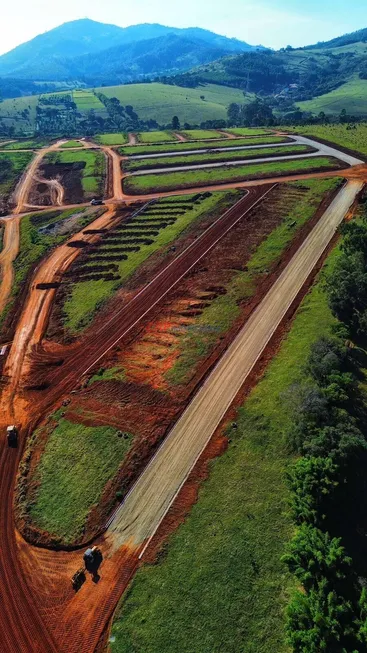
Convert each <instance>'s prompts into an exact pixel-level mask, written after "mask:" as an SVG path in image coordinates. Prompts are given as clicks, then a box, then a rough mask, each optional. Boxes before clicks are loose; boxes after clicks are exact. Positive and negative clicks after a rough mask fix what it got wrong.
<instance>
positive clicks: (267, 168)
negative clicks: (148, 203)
mask: <svg viewBox="0 0 367 653" xmlns="http://www.w3.org/2000/svg"><path fill="white" fill-rule="evenodd" d="M340 167H341V165H340V162H339V161H337V160H336V159H333V158H331V157H314V158H310V159H304V160H302V159H299V160H294V161H275V162H274V163H273V162H270V163H259V164H248V165H246V166H238V167H235V166H233V168H231V169H224V168H212V169H210V168H206V169H204V170H184V171H182V172H167V173H160V174H151V175H144V176H139V177H134V176H131V177H126V179H125V180H124V190H125V192H127V193H131V194H132V195H134V194H140V193H150V192H161V191H162V192H164V191H168V190H172V189H175V188H177V189H178V188H194V187H195V186H205V185H210V184H213V185H214V184H225V183H226V182H236V181H247V180H250V179H254V178H262V179H263V178H266V177H276V176H278V175H287V174H292V173H302V172H314V171H316V170H323V169H324V170H333V169H338V168H339V169H340Z"/></svg>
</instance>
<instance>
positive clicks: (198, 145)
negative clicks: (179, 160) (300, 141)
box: [120, 136, 287, 155]
mask: <svg viewBox="0 0 367 653" xmlns="http://www.w3.org/2000/svg"><path fill="white" fill-rule="evenodd" d="M286 140H287V138H286V137H284V136H266V137H264V136H258V137H256V138H246V139H244V138H242V139H241V138H239V139H237V140H236V141H235V140H233V141H231V140H229V138H224V139H223V140H217V141H215V143H208V141H195V142H188V143H179V142H177V143H175V144H173V145H172V144H170V145H169V146H167V145H151V146H150V147H149V148H148V147H146V146H144V145H130V146H129V147H122V148H120V154H125V155H133V154H159V153H160V152H181V151H182V152H185V151H186V150H199V149H203V150H205V149H206V150H207V149H209V148H212V149H217V148H218V147H238V146H239V145H267V144H269V145H273V144H274V143H284V142H285V141H286Z"/></svg>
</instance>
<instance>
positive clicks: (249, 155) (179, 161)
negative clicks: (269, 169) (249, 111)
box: [124, 145, 312, 171]
mask: <svg viewBox="0 0 367 653" xmlns="http://www.w3.org/2000/svg"><path fill="white" fill-rule="evenodd" d="M311 151H312V148H310V147H308V146H307V145H289V147H288V146H284V145H283V146H282V147H276V146H275V147H269V148H267V147H264V148H261V149H256V148H254V149H252V148H251V149H249V150H234V151H228V152H227V151H223V152H209V153H208V154H188V155H182V156H172V157H169V156H166V157H157V158H154V159H130V160H128V161H127V162H125V163H124V169H125V170H129V171H135V170H147V169H149V168H160V167H161V166H162V167H165V166H167V167H175V166H180V165H196V164H199V163H216V162H220V161H223V162H225V161H243V160H245V159H254V158H258V157H261V158H262V157H267V156H277V155H279V156H287V155H289V154H303V153H304V154H306V153H307V152H311Z"/></svg>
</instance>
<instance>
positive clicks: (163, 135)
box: [138, 131, 177, 143]
mask: <svg viewBox="0 0 367 653" xmlns="http://www.w3.org/2000/svg"><path fill="white" fill-rule="evenodd" d="M138 141H139V142H140V143H167V142H170V141H174V142H176V141H177V138H176V137H175V136H174V135H173V133H172V132H164V131H156V132H140V133H139V134H138Z"/></svg>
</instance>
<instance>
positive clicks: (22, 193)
mask: <svg viewBox="0 0 367 653" xmlns="http://www.w3.org/2000/svg"><path fill="white" fill-rule="evenodd" d="M63 142H65V141H57V143H54V144H53V145H50V146H47V147H43V148H42V149H41V150H39V152H37V154H36V156H35V157H34V158H33V159H32V161H31V162H30V164H29V166H28V168H27V169H26V170H25V172H24V174H23V175H22V178H21V180H20V182H19V184H18V186H17V188H16V189H15V193H14V198H15V200H16V202H17V204H16V207H15V209H14V211H13V213H14V215H17V214H19V213H21V212H22V211H23V209H24V205H25V204H26V202H27V199H28V194H29V191H30V189H31V186H32V183H33V178H34V176H35V174H36V172H37V170H38V167H39V165H40V163H41V161H42V159H43V157H44V156H46V154H48V153H49V152H53V151H54V150H57V148H58V147H59V146H60V144H61V143H63Z"/></svg>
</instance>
